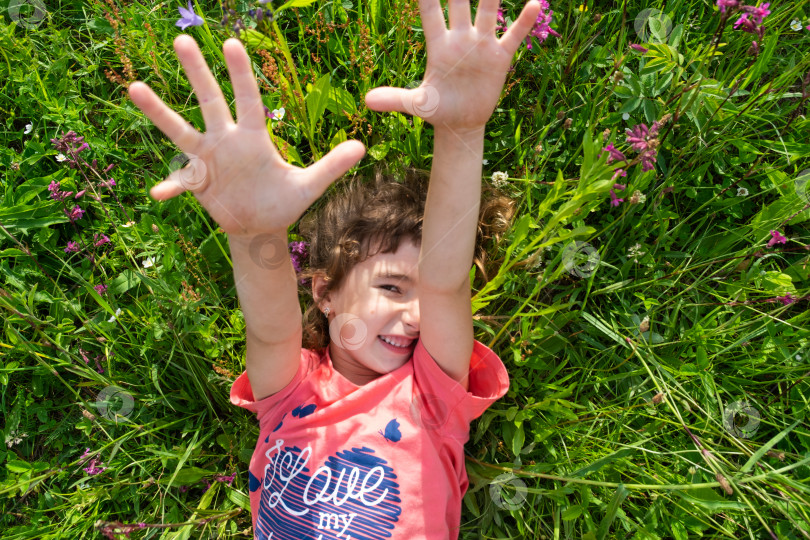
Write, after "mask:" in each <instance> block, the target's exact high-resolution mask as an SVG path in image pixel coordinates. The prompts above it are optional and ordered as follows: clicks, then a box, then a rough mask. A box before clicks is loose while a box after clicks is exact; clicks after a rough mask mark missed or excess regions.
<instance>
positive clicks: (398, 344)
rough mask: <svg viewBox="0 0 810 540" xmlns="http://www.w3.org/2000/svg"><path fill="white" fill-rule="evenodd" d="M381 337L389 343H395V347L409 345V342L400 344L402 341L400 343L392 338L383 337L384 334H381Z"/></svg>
mask: <svg viewBox="0 0 810 540" xmlns="http://www.w3.org/2000/svg"><path fill="white" fill-rule="evenodd" d="M380 339H382V340H383V341H385V342H386V343H388V344H389V345H393V346H394V347H406V346H407V345H408V343H402V344H400V343H398V342H396V341H394V340H392V339H390V338H387V337H383V336H380Z"/></svg>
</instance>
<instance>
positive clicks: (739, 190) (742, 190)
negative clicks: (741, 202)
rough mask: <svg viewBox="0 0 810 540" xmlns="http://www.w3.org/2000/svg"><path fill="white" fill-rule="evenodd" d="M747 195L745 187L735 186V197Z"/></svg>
mask: <svg viewBox="0 0 810 540" xmlns="http://www.w3.org/2000/svg"><path fill="white" fill-rule="evenodd" d="M747 196H748V190H747V189H745V188H744V187H741V188H737V197H747Z"/></svg>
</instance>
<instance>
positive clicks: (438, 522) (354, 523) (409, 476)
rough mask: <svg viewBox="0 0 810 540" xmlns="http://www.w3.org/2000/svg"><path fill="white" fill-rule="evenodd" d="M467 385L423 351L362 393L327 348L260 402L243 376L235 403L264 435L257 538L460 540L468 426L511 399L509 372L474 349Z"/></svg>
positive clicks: (307, 356) (255, 471)
mask: <svg viewBox="0 0 810 540" xmlns="http://www.w3.org/2000/svg"><path fill="white" fill-rule="evenodd" d="M270 376H272V375H270ZM469 381H470V382H469V392H468V391H465V390H464V388H463V387H462V386H461V385H460V384H458V383H457V382H456V381H455V380H453V379H452V378H451V377H450V376H448V375H447V374H446V373H444V371H442V369H441V368H440V367H439V366H438V364H436V362H435V361H434V360H433V359H432V358H431V357H430V355H429V354H428V352H427V350H425V347H424V345H423V344H422V340H421V339H420V340H419V341H418V342H417V344H416V349H415V350H414V353H413V357H412V359H411V360H409V361H408V362H407V363H406V364H405V365H403V366H402V367H400V368H398V369H396V370H394V371H392V372H391V373H388V374H386V375H383V376H381V377H379V378H378V379H375V380H374V381H372V382H370V383H368V384H366V385H363V386H357V385H355V384H354V383H352V382H350V381H349V380H348V379H346V378H345V377H343V375H341V374H340V373H338V372H337V371H336V370H335V369H334V368H333V367H332V360H331V358H330V356H329V349H328V347H327V348H325V349H323V350H321V351H319V352H316V351H311V350H309V349H301V366H300V368H299V370H298V373H297V374H296V375H295V377H294V378H293V380H292V381H291V382H290V384H288V385H287V386H286V387H285V388H284V389H282V390H281V391H279V392H277V393H276V394H273V395H271V396H269V397H267V398H265V399H263V400H261V401H258V402H257V401H254V399H253V392H252V391H251V388H250V382H249V381H248V376H247V372H245V373H242V375H240V376H239V378H238V379H236V381H235V382H234V384H233V387H232V388H231V402H232V403H233V404H234V405H238V406H240V407H244V408H246V409H248V410H250V411H253V412H255V413H256V414H257V415H258V420H259V428H260V435H259V441H258V442H257V444H256V450H255V452H254V453H253V458H252V459H251V460H250V468H249V479H250V482H249V489H250V507H251V510H252V512H251V513H252V516H253V530H254V536H255V538H258V539H262V540H265V539H268V540H269V539H272V540H286V539H290V540H292V539H295V540H301V539H312V540H331V539H337V540H372V539H382V538H391V539H403V540H406V539H407V540H413V539H421V538H427V539H431V540H432V539H456V538H458V531H459V526H460V523H461V498H462V497H463V496H464V493H465V492H466V491H467V486H468V485H469V481H468V479H467V471H466V469H465V464H464V443H466V442H467V440H468V439H469V432H470V422H471V421H472V420H473V419H475V418H477V417H478V416H480V415H481V414H482V413H483V412H484V411H485V410H486V409H487V407H489V406H490V405H491V404H492V403H493V402H494V401H495V400H497V399H498V398H500V397H501V396H503V395H504V394H505V393H506V391H507V389H508V388H509V377H508V375H507V373H506V368H505V367H504V365H503V362H501V359H500V358H498V356H497V355H496V354H495V353H494V352H492V351H491V350H490V349H489V348H487V347H486V346H485V345H483V344H481V343H480V342H478V341H476V342H475V344H474V347H473V353H472V358H471V361H470V379H469Z"/></svg>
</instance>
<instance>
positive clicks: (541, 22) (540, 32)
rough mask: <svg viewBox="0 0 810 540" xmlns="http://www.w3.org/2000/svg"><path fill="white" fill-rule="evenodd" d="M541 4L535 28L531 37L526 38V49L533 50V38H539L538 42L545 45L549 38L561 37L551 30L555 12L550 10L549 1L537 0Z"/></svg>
mask: <svg viewBox="0 0 810 540" xmlns="http://www.w3.org/2000/svg"><path fill="white" fill-rule="evenodd" d="M537 1H538V2H539V3H540V13H538V14H537V20H536V21H534V27H532V30H531V32H529V35H528V36H526V48H527V49H531V48H532V36H534V37H536V38H537V41H539V42H540V43H543V42H544V41H545V40H546V39H548V36H550V35H551V36H554V37H560V34H558V33H557V32H555V31H554V30H552V29H551V26H549V25H550V24H551V16H552V15H553V14H554V12H553V11H551V10H550V9H549V5H548V1H547V0H537Z"/></svg>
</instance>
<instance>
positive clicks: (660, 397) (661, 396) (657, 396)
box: [652, 392, 664, 405]
mask: <svg viewBox="0 0 810 540" xmlns="http://www.w3.org/2000/svg"><path fill="white" fill-rule="evenodd" d="M662 401H664V393H663V392H658V393H657V394H655V396H654V397H653V398H652V402H653V405H658V404H659V403H661V402H662Z"/></svg>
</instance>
